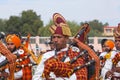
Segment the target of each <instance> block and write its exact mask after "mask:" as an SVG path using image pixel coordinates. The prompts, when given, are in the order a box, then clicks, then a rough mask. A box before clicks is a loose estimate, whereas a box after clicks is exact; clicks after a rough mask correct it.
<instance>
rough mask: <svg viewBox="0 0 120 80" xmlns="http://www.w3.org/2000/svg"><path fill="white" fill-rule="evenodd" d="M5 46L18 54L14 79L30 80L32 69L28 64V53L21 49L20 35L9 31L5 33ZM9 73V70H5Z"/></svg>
mask: <svg viewBox="0 0 120 80" xmlns="http://www.w3.org/2000/svg"><path fill="white" fill-rule="evenodd" d="M5 40H6V46H7V48H8V49H9V50H10V51H11V52H12V53H13V54H18V55H19V57H18V58H17V60H16V70H15V72H14V77H15V80H31V79H32V70H31V68H32V67H31V66H29V63H30V58H29V57H28V53H27V52H25V51H24V49H22V48H21V47H20V46H21V37H20V35H19V34H17V33H10V34H8V35H6V38H5ZM6 71H7V72H8V73H9V70H6Z"/></svg>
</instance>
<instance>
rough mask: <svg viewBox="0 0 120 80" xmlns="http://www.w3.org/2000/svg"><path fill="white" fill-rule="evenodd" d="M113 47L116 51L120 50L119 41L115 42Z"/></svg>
mask: <svg viewBox="0 0 120 80" xmlns="http://www.w3.org/2000/svg"><path fill="white" fill-rule="evenodd" d="M115 47H116V49H117V50H120V40H118V39H116V40H115Z"/></svg>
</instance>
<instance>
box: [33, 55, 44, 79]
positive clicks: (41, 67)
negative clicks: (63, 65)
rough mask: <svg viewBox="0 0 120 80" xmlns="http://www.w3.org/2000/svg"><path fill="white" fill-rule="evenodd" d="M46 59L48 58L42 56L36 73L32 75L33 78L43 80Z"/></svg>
mask: <svg viewBox="0 0 120 80" xmlns="http://www.w3.org/2000/svg"><path fill="white" fill-rule="evenodd" d="M45 61H46V58H44V56H42V59H41V62H40V63H39V64H38V66H37V68H36V70H35V74H34V75H33V77H32V80H42V73H43V70H44V62H45Z"/></svg>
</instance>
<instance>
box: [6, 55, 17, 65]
mask: <svg viewBox="0 0 120 80" xmlns="http://www.w3.org/2000/svg"><path fill="white" fill-rule="evenodd" d="M6 56H9V57H7V59H8V61H9V63H14V62H16V59H17V56H16V55H14V54H12V53H11V54H8V55H6Z"/></svg>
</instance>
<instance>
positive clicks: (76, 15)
mask: <svg viewBox="0 0 120 80" xmlns="http://www.w3.org/2000/svg"><path fill="white" fill-rule="evenodd" d="M25 10H33V11H34V12H36V13H37V15H41V19H42V20H43V22H44V25H46V24H48V23H49V21H50V19H52V15H53V14H54V13H56V12H57V13H60V14H62V16H64V18H65V19H66V20H69V21H75V22H77V23H80V22H85V21H92V20H95V19H97V20H99V21H100V22H102V23H106V22H107V23H108V24H109V26H116V25H117V24H118V23H120V0H0V18H2V19H9V17H10V16H20V15H21V13H22V11H25Z"/></svg>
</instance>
